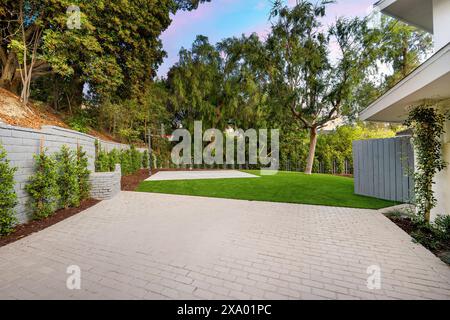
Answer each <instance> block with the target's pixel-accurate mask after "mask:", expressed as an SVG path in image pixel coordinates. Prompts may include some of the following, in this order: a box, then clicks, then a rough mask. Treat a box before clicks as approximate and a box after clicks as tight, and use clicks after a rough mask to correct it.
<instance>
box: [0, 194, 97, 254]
mask: <svg viewBox="0 0 450 320" xmlns="http://www.w3.org/2000/svg"><path fill="white" fill-rule="evenodd" d="M99 202H100V201H99V200H94V199H88V200H84V201H82V202H81V204H80V206H79V207H77V208H67V209H60V210H58V211H56V212H55V213H54V214H53V215H51V216H50V217H48V218H46V219H43V220H33V221H30V222H28V223H25V224H21V225H18V226H17V227H16V230H15V231H14V232H12V233H11V234H9V235H7V236H4V237H1V238H0V247H2V246H4V245H7V244H8V243H11V242H14V241H17V240H19V239H22V238H23V237H26V236H28V235H30V234H32V233H35V232H38V231H41V230H43V229H45V228H48V227H50V226H52V225H54V224H56V223H58V222H60V221H62V220H64V219H67V218H69V217H71V216H73V215H76V214H77V213H80V212H81V211H83V210H86V209H87V208H90V207H92V206H94V205H96V204H97V203H99Z"/></svg>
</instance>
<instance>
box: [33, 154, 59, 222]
mask: <svg viewBox="0 0 450 320" xmlns="http://www.w3.org/2000/svg"><path fill="white" fill-rule="evenodd" d="M34 159H35V174H34V175H32V176H31V177H30V181H29V183H28V184H27V186H26V187H25V188H26V190H27V192H28V194H29V195H30V201H29V203H28V205H29V207H30V209H31V213H32V216H33V218H34V219H43V218H46V217H48V216H50V215H52V214H53V213H54V212H55V211H56V209H57V207H58V200H59V188H58V171H57V165H56V161H55V159H54V158H52V157H50V156H48V155H47V153H46V151H45V150H44V151H42V152H41V153H40V154H38V155H35V157H34Z"/></svg>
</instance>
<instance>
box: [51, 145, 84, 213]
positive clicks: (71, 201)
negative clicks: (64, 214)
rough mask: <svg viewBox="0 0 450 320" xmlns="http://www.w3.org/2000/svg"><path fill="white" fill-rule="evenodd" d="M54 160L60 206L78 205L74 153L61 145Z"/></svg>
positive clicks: (78, 196)
mask: <svg viewBox="0 0 450 320" xmlns="http://www.w3.org/2000/svg"><path fill="white" fill-rule="evenodd" d="M56 160H57V166H58V179H57V181H58V186H59V195H60V197H59V200H60V203H61V207H63V208H68V207H78V206H79V205H80V187H79V185H78V175H77V173H78V172H77V160H76V155H75V154H74V152H73V151H72V150H70V149H69V148H68V147H67V146H64V145H63V146H62V147H61V150H60V152H59V153H57V154H56Z"/></svg>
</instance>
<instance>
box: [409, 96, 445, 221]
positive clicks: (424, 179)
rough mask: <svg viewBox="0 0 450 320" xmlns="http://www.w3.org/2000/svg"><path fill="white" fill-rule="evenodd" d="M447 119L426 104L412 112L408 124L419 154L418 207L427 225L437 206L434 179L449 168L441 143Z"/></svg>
mask: <svg viewBox="0 0 450 320" xmlns="http://www.w3.org/2000/svg"><path fill="white" fill-rule="evenodd" d="M445 119H446V116H445V115H444V114H442V113H440V112H439V111H438V110H436V109H435V108H433V107H432V106H431V105H429V104H426V103H424V104H422V105H419V106H417V107H415V108H414V109H412V110H411V111H410V113H409V115H408V119H407V120H406V122H405V125H406V126H408V127H410V128H411V129H412V131H413V137H412V140H413V144H414V147H415V150H416V154H417V160H416V170H415V173H414V180H415V196H416V205H417V208H418V213H419V214H420V216H421V218H423V219H424V221H425V222H430V213H431V209H433V208H434V207H435V206H436V198H435V196H434V193H433V189H432V186H433V183H434V182H433V178H434V176H435V174H436V173H437V172H439V171H441V170H443V169H444V168H445V167H446V165H447V164H446V163H445V161H444V160H443V159H442V142H441V136H442V134H443V133H444V121H445Z"/></svg>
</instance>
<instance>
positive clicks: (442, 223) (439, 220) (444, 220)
mask: <svg viewBox="0 0 450 320" xmlns="http://www.w3.org/2000/svg"><path fill="white" fill-rule="evenodd" d="M434 230H435V234H436V236H437V237H438V238H439V239H440V240H441V241H450V215H445V216H442V215H438V216H437V217H436V219H435V220H434Z"/></svg>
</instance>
